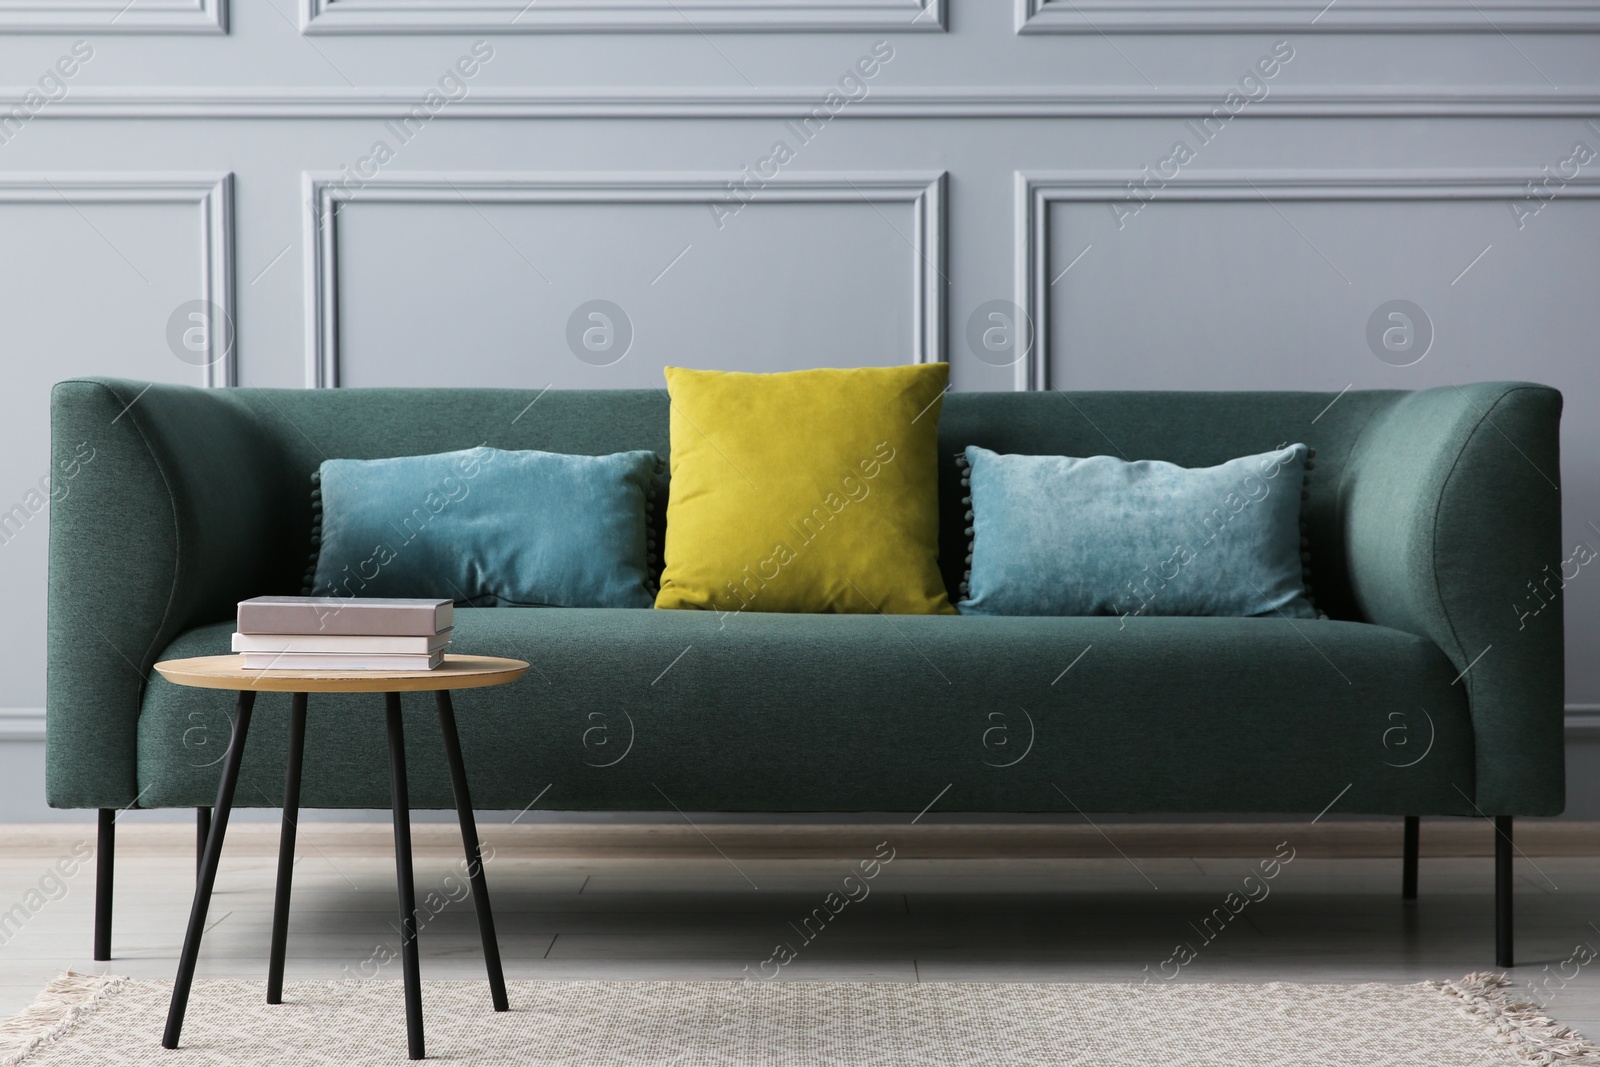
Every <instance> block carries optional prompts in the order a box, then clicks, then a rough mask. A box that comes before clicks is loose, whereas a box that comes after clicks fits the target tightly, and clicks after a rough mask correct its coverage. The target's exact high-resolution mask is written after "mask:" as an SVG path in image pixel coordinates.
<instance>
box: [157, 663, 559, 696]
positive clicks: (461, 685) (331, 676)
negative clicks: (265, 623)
mask: <svg viewBox="0 0 1600 1067" xmlns="http://www.w3.org/2000/svg"><path fill="white" fill-rule="evenodd" d="M243 663H244V657H243V656H199V657H196V658H194V659H169V660H163V661H162V662H160V663H157V664H156V670H158V671H160V672H161V677H163V678H165V679H166V680H167V681H169V682H173V683H176V684H177V685H192V686H198V687H199V688H201V689H255V690H260V691H262V692H269V693H410V692H419V691H428V690H435V689H476V688H479V687H481V686H486V685H505V684H506V683H507V682H514V681H516V680H517V679H518V678H521V677H522V675H523V672H525V671H526V670H527V669H528V665H527V664H526V663H524V662H523V661H522V660H520V659H501V658H499V657H498V656H445V658H444V663H442V664H441V665H439V666H438V667H436V668H434V669H433V670H431V671H301V670H264V671H261V670H249V671H247V670H245V669H244V667H243V666H242V664H243Z"/></svg>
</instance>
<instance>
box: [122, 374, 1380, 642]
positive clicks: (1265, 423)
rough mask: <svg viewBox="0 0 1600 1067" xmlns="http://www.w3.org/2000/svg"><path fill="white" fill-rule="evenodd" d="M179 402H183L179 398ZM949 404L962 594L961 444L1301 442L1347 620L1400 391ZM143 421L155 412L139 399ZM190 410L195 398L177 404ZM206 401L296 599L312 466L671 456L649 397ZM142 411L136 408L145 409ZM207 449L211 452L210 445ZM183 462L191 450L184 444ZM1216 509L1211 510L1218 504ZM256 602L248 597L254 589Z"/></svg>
mask: <svg viewBox="0 0 1600 1067" xmlns="http://www.w3.org/2000/svg"><path fill="white" fill-rule="evenodd" d="M179 392H180V393H187V392H188V391H179ZM1335 395H1336V394H1327V393H1268V392H1254V393H1245V392H1233V393H1221V392H1219V393H1200V392H1098V393H1063V392H1043V393H951V394H948V395H947V396H946V398H945V404H944V411H943V415H942V418H941V423H940V433H939V440H940V468H941V470H940V511H941V515H942V529H941V539H940V548H941V565H942V568H943V571H944V575H945V580H946V583H947V586H948V588H949V589H950V590H951V591H952V592H954V590H955V589H956V588H957V586H958V585H959V583H960V581H961V577H962V570H963V567H964V560H965V555H966V539H965V535H964V532H963V531H964V529H965V527H966V525H967V523H966V521H965V515H964V512H965V507H964V505H963V502H962V496H963V493H962V490H961V485H960V478H959V474H958V471H957V468H956V465H955V458H956V456H957V455H958V454H959V453H960V452H961V450H962V449H963V448H965V447H966V446H967V445H969V444H976V445H982V446H983V447H985V448H989V449H993V450H994V451H997V452H1019V453H1034V454H1048V455H1098V454H1105V455H1115V456H1122V457H1125V458H1127V459H1163V460H1168V461H1170V462H1173V463H1177V464H1180V465H1182V466H1189V467H1196V466H1209V465H1212V464H1216V463H1221V462H1223V461H1224V460H1227V459H1231V458H1233V457H1235V456H1240V455H1247V454H1251V453H1256V452H1264V451H1267V450H1269V449H1273V448H1276V447H1278V446H1280V445H1282V444H1285V443H1292V442H1296V441H1303V442H1305V443H1306V444H1308V445H1310V446H1312V447H1313V448H1314V449H1315V450H1316V458H1315V462H1314V469H1313V470H1312V471H1311V472H1310V473H1309V475H1308V478H1307V486H1306V492H1307V496H1306V501H1307V504H1306V516H1307V521H1306V524H1305V525H1306V531H1307V533H1308V535H1309V540H1310V551H1311V560H1310V567H1311V574H1312V578H1313V587H1314V591H1315V594H1316V597H1317V601H1318V604H1319V606H1321V607H1322V608H1323V609H1324V610H1326V611H1327V612H1328V613H1329V614H1330V615H1333V616H1334V617H1347V618H1348V617H1355V614H1354V609H1353V607H1352V602H1351V597H1350V592H1349V580H1348V576H1347V575H1346V574H1345V567H1344V561H1343V556H1344V551H1343V545H1342V543H1341V532H1340V521H1339V500H1340V493H1339V486H1340V482H1341V479H1342V477H1343V476H1344V473H1345V467H1346V464H1347V461H1348V460H1349V457H1350V454H1351V450H1352V448H1353V446H1354V445H1355V442H1356V440H1357V438H1358V437H1359V435H1360V433H1361V430H1362V428H1363V427H1364V426H1366V424H1367V423H1368V421H1369V420H1371V419H1372V417H1373V416H1374V414H1375V413H1378V412H1380V411H1382V410H1384V409H1385V408H1387V407H1389V406H1391V405H1392V404H1394V403H1395V402H1396V401H1397V400H1399V399H1400V398H1401V397H1403V396H1405V395H1407V394H1405V393H1400V392H1359V393H1358V392H1348V393H1346V394H1344V395H1343V396H1341V397H1339V398H1338V400H1337V402H1334V403H1332V406H1331V407H1330V406H1329V404H1330V402H1331V401H1333V400H1334V396H1335ZM147 400H149V401H150V403H149V407H150V409H151V411H150V414H151V415H152V416H155V415H158V412H157V411H156V410H155V409H157V408H158V407H159V406H160V405H161V404H162V403H164V402H165V401H164V399H163V398H162V397H161V396H157V395H155V394H152V395H151V396H150V397H148V398H147ZM196 401H202V398H201V397H199V396H193V397H191V398H190V402H196ZM204 401H205V402H212V403H219V404H224V405H227V406H229V407H233V408H235V409H236V412H237V416H238V417H240V418H243V419H245V420H247V421H248V422H249V423H251V424H252V426H251V432H250V434H249V435H248V444H247V446H246V450H247V451H253V452H255V453H257V454H256V455H255V456H254V457H253V458H254V459H255V460H257V461H259V462H257V463H254V464H252V465H253V466H255V468H256V471H257V475H256V476H257V477H263V478H270V479H271V480H272V482H273V483H274V489H273V494H274V495H275V496H276V497H277V499H278V501H279V506H278V507H277V508H276V509H275V511H274V513H273V521H274V522H275V523H277V524H281V532H280V534H279V535H278V536H276V537H274V538H273V539H272V540H273V543H274V544H276V545H279V546H282V557H281V558H280V559H277V560H275V561H273V565H272V566H270V567H269V568H267V570H266V572H265V574H263V575H262V577H265V576H266V574H270V575H271V576H272V577H271V578H270V579H267V580H270V581H272V582H273V583H274V584H277V585H281V586H282V590H281V591H297V589H298V585H299V583H300V581H301V576H302V573H303V570H304V566H305V562H306V558H307V557H306V552H305V546H306V545H307V544H308V542H309V537H310V522H311V517H310V516H311V513H310V506H309V492H310V479H311V474H312V472H313V471H314V470H315V469H316V467H317V465H318V464H319V463H320V462H321V461H322V460H323V459H324V458H334V457H340V458H362V459H365V458H376V457H382V456H398V455H416V454H422V453H428V452H439V451H447V450H451V449H457V448H466V447H471V446H473V445H480V444H489V445H492V446H495V447H498V448H507V449H520V448H534V449H543V450H547V451H553V452H575V453H588V454H601V453H606V452H613V451H621V450H624V449H634V448H644V449H652V450H654V451H657V452H660V453H662V454H667V453H668V451H669V446H670V442H669V440H668V428H667V427H668V401H667V397H666V394H665V393H664V392H662V391H659V390H614V391H559V390H553V389H552V390H549V391H547V392H543V393H540V392H538V391H534V390H518V389H507V390H488V389H364V390H356V389H330V390H228V391H225V392H224V391H218V392H214V393H210V394H208V395H207V396H205V397H204ZM145 403H146V401H143V400H142V401H141V404H145ZM213 443H214V444H215V443H216V442H213ZM195 447H205V445H204V443H203V442H197V443H196V446H195ZM1219 503H1220V502H1219ZM258 591H260V590H258Z"/></svg>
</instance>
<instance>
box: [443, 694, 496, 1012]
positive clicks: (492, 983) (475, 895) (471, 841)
mask: <svg viewBox="0 0 1600 1067" xmlns="http://www.w3.org/2000/svg"><path fill="white" fill-rule="evenodd" d="M437 697H438V704H439V730H440V732H441V733H442V734H443V735H444V755H445V760H446V762H448V763H449V765H450V785H451V787H452V789H453V790H454V791H455V797H456V818H457V819H458V820H459V821H460V823H461V847H462V850H463V851H464V852H465V853H466V856H467V878H468V880H469V881H470V882H471V883H472V904H473V906H474V907H475V908H476V909H477V912H478V934H479V937H480V938H481V939H482V941H483V963H484V966H485V967H486V968H488V971H489V997H490V999H491V1000H492V1001H493V1002H494V1010H495V1011H510V1010H511V1004H510V1002H509V1001H508V1000H507V999H506V976H505V972H504V971H503V970H502V969H501V966H500V943H499V941H498V939H497V938H496V937H495V933H494V913H493V912H492V911H490V910H489V882H488V880H487V879H486V878H484V876H483V844H482V842H481V840H480V839H479V837H478V822H477V819H476V818H475V817H474V815H473V813H472V794H471V792H470V791H469V790H468V788H467V764H466V761H465V760H463V759H462V758H461V737H460V735H459V734H458V733H457V731H456V712H455V707H454V706H453V705H452V703H451V701H450V692H449V690H446V689H440V690H439V691H438V693H437Z"/></svg>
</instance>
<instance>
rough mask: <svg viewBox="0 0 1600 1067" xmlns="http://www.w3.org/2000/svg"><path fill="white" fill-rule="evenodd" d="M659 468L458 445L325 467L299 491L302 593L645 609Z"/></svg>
mask: <svg viewBox="0 0 1600 1067" xmlns="http://www.w3.org/2000/svg"><path fill="white" fill-rule="evenodd" d="M661 469H662V463H661V460H660V459H659V458H658V457H657V456H656V454H655V453H654V452H618V453H616V454H615V455H610V456H565V455H557V454H556V453H553V452H506V451H503V450H501V449H498V448H469V449H466V450H464V451H461V452H445V453H441V454H439V455H433V456H402V457H398V458H395V459H366V460H362V459H330V460H326V461H324V462H323V464H322V466H321V468H320V469H319V470H318V472H317V476H316V477H317V483H318V487H317V489H315V490H314V491H313V500H314V501H315V502H316V503H317V504H318V505H319V510H320V532H319V533H318V535H317V536H316V538H315V541H314V549H313V550H314V551H315V552H316V556H315V559H314V561H313V564H312V568H311V571H310V572H309V573H308V574H307V578H308V580H309V582H310V592H311V594H312V595H316V596H363V597H374V596H394V597H441V598H448V599H450V600H453V601H455V602H456V603H458V604H471V605H475V606H478V607H519V606H549V607H574V608H577V607H582V608H648V607H650V605H651V604H652V603H654V598H655V589H654V579H653V574H654V559H653V557H654V554H655V547H656V540H655V537H654V534H653V533H652V530H651V521H650V520H651V512H652V511H653V509H654V503H653V499H654V490H653V484H654V481H655V478H656V475H657V473H658V472H659V471H660V470H661Z"/></svg>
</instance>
